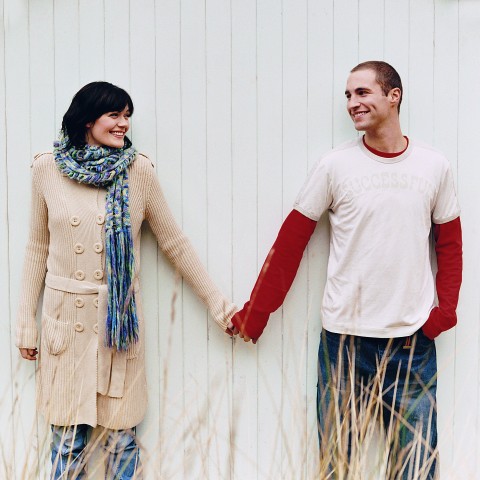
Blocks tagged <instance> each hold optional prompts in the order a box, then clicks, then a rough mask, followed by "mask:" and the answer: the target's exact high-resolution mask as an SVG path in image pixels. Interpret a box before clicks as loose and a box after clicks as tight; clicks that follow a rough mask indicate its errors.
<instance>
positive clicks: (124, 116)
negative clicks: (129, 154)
mask: <svg viewBox="0 0 480 480" xmlns="http://www.w3.org/2000/svg"><path fill="white" fill-rule="evenodd" d="M86 126H87V135H86V142H87V143H88V145H95V146H98V147H101V146H106V147H113V148H122V147H123V145H124V141H125V135H126V133H127V132H128V129H129V128H130V110H129V109H128V106H127V107H125V108H124V109H123V110H122V111H121V112H107V113H104V114H103V115H102V116H101V117H98V118H97V119H96V120H95V121H94V122H91V123H87V125H86Z"/></svg>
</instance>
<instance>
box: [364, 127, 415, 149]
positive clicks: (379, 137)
mask: <svg viewBox="0 0 480 480" xmlns="http://www.w3.org/2000/svg"><path fill="white" fill-rule="evenodd" d="M365 142H366V143H367V145H368V146H370V147H372V148H374V149H375V150H378V151H380V152H385V153H395V152H401V151H402V150H404V149H405V148H406V146H407V140H406V139H405V137H404V136H403V133H402V130H401V129H400V125H398V127H397V128H388V129H383V130H382V131H375V132H371V131H366V132H365Z"/></svg>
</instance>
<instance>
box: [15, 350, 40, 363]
mask: <svg viewBox="0 0 480 480" xmlns="http://www.w3.org/2000/svg"><path fill="white" fill-rule="evenodd" d="M19 350H20V355H21V356H22V358H24V359H25V360H36V359H37V354H38V351H37V349H36V348H19Z"/></svg>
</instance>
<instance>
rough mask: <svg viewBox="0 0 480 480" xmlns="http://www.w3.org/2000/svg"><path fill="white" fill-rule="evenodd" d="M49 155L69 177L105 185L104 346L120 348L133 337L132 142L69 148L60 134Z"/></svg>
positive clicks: (135, 332) (135, 325) (135, 329)
mask: <svg viewBox="0 0 480 480" xmlns="http://www.w3.org/2000/svg"><path fill="white" fill-rule="evenodd" d="M53 155H54V157H55V162H56V164H57V167H58V169H59V170H60V172H62V173H63V174H65V175H67V176H68V177H69V178H71V179H72V180H75V181H77V182H80V183H86V184H89V185H95V186H97V187H105V188H106V189H107V196H106V206H105V213H106V215H105V253H106V258H105V261H106V272H107V285H108V308H107V323H106V345H107V346H108V347H116V348H117V350H121V351H125V350H127V348H128V346H129V345H131V344H132V343H134V342H136V341H137V340H138V318H137V312H136V305H135V295H134V286H133V281H134V278H133V276H134V252H133V239H132V227H131V222H130V209H129V186H128V170H127V169H128V166H129V165H130V164H131V163H132V162H133V161H134V160H135V155H136V150H135V148H134V147H133V146H131V145H130V146H128V147H124V148H110V147H106V146H101V147H98V146H92V145H85V146H84V147H83V148H80V149H78V148H75V147H70V148H69V139H68V136H67V135H65V134H63V133H60V136H59V139H58V141H56V142H54V150H53Z"/></svg>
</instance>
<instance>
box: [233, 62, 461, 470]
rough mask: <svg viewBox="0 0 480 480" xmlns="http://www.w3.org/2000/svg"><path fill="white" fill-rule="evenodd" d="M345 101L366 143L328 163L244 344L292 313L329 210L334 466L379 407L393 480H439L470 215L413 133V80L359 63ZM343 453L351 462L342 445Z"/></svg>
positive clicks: (259, 288)
mask: <svg viewBox="0 0 480 480" xmlns="http://www.w3.org/2000/svg"><path fill="white" fill-rule="evenodd" d="M345 96H346V99H347V112H348V114H349V115H350V117H351V118H352V121H353V124H354V127H355V129H356V130H357V131H361V132H365V133H364V135H362V136H360V137H358V138H356V139H355V140H352V141H350V142H348V143H345V144H343V145H340V146H339V147H337V148H335V149H334V150H332V151H331V152H329V153H327V154H326V155H324V156H323V157H322V158H320V159H319V160H318V162H317V163H316V165H315V166H314V168H313V169H312V171H311V173H310V175H309V177H308V178H307V180H306V182H305V184H304V186H303V188H302V190H301V191H300V193H299V195H298V197H297V199H296V201H295V204H294V209H293V210H292V212H291V213H290V214H289V215H288V217H287V218H286V220H285V222H284V223H283V225H282V228H281V229H280V232H279V234H278V237H277V240H276V241H275V243H274V245H273V247H272V249H271V251H270V253H269V255H268V257H267V261H266V262H265V264H264V266H263V268H262V270H261V272H260V274H259V277H258V279H257V282H256V284H255V287H254V289H253V291H252V294H251V297H250V300H249V301H248V302H247V303H246V304H245V306H244V308H243V309H242V310H241V311H239V312H238V313H237V314H236V315H235V316H234V317H233V319H232V324H231V329H232V333H234V334H236V333H239V334H240V336H241V337H243V338H244V340H245V341H249V340H250V339H253V340H254V341H256V340H257V339H258V338H259V336H260V335H261V334H262V332H263V329H264V328H265V326H266V324H267V321H268V317H269V315H270V313H272V312H273V311H275V310H276V309H277V308H279V307H280V305H281V304H282V303H283V300H284V298H285V295H286V294H287V292H288V290H289V288H290V285H291V283H292V282H293V279H294V277H295V274H296V272H297V269H298V266H299V263H300V260H301V258H302V255H303V251H304V249H305V247H306V245H307V243H308V241H309V239H310V236H311V234H312V233H313V231H314V229H315V225H316V223H317V221H318V220H319V219H320V217H321V216H322V215H323V213H324V212H328V216H329V220H330V224H331V237H330V255H329V261H328V272H327V282H326V286H325V292H324V296H323V302H322V308H321V317H322V325H323V330H322V334H321V338H320V347H319V353H318V366H319V368H318V391H317V406H318V408H317V413H318V429H319V441H320V455H321V461H323V462H327V463H328V464H329V468H330V469H331V470H333V472H334V475H335V474H336V475H339V474H340V472H341V471H343V473H345V470H348V469H349V465H353V464H354V462H352V463H350V462H349V458H351V456H352V454H353V453H352V452H353V451H354V449H355V446H356V445H358V444H359V442H360V443H361V441H362V439H361V438H360V437H358V438H354V435H355V434H354V432H358V425H355V422H356V421H357V419H358V418H359V409H360V408H361V405H363V406H364V405H365V404H366V402H368V401H370V402H372V403H371V405H373V404H374V402H376V401H377V400H378V405H379V406H380V410H379V413H378V419H379V420H380V422H381V423H382V424H383V426H384V427H385V430H386V431H387V433H388V437H387V438H388V441H389V442H391V449H390V456H389V462H388V472H387V477H388V478H391V479H398V478H402V479H413V478H415V479H416V478H428V479H433V478H435V477H436V475H437V473H436V470H437V468H436V467H437V458H438V451H437V420H436V381H437V365H436V352H435V343H434V338H435V337H437V336H438V335H439V334H440V333H441V332H443V331H445V330H448V329H449V328H451V327H453V326H454V325H455V324H456V321H457V317H456V307H457V303H458V295H459V289H460V284H461V277H462V238H461V225H460V217H459V215H460V209H459V206H458V202H457V198H456V194H455V188H454V182H453V178H452V173H451V169H450V164H449V162H448V160H447V159H446V158H445V157H444V156H443V155H442V154H441V153H440V152H438V151H437V150H435V149H433V148H432V147H429V146H427V145H424V144H422V143H420V142H417V141H414V140H412V139H410V138H408V137H407V136H405V135H403V133H402V130H401V127H400V119H399V112H400V104H401V102H402V96H403V88H402V82H401V79H400V76H399V75H398V73H397V72H396V70H395V69H394V68H393V67H392V66H390V65H389V64H387V63H385V62H381V61H369V62H365V63H361V64H360V65H357V66H356V67H355V68H354V69H353V70H351V72H350V75H349V77H348V79H347V85H346V89H345ZM432 231H433V237H434V239H435V251H436V254H437V264H438V271H437V273H436V277H435V278H434V276H433V275H432V266H431V263H430V244H431V242H430V238H431V236H430V233H431V232H432ZM435 283H436V293H437V297H438V301H436V300H435ZM350 386H353V390H351V389H350ZM338 414H340V416H337V415H338ZM374 416H375V415H372V418H373V417H374ZM338 418H343V423H342V426H341V427H340V428H337V425H338V424H337V422H336V421H335V419H338ZM344 426H345V427H346V428H345V429H344ZM345 431H346V432H347V433H346V434H345ZM342 441H345V443H346V445H347V446H346V450H345V451H346V455H344V456H342V452H341V448H340V449H332V447H331V445H332V442H333V444H335V445H339V444H341V443H342ZM327 455H333V456H332V457H330V458H327Z"/></svg>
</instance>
